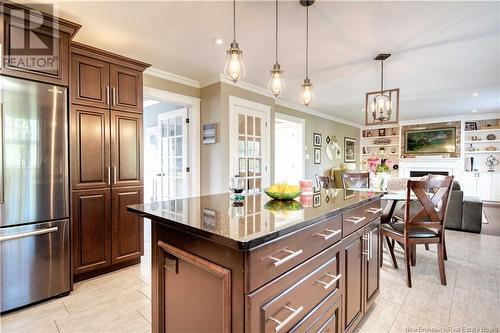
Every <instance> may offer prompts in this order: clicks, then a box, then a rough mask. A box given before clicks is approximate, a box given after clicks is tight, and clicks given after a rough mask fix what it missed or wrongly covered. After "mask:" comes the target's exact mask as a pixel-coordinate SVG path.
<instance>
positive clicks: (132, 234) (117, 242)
mask: <svg viewBox="0 0 500 333" xmlns="http://www.w3.org/2000/svg"><path fill="white" fill-rule="evenodd" d="M112 195H113V202H112V207H113V214H112V216H113V222H112V223H113V238H112V239H113V241H112V244H113V251H112V258H113V259H112V261H113V264H116V263H119V262H123V261H128V260H131V259H135V258H139V257H140V256H142V255H143V254H144V222H143V218H141V217H139V216H137V215H136V214H132V213H130V212H127V206H128V205H134V204H139V203H142V202H143V192H142V187H132V188H118V189H113V190H112Z"/></svg>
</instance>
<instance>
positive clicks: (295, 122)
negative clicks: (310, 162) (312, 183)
mask: <svg viewBox="0 0 500 333" xmlns="http://www.w3.org/2000/svg"><path fill="white" fill-rule="evenodd" d="M304 132H305V120H304V119H302V118H296V117H292V116H288V115H285V114H278V113H276V116H275V121H274V179H275V180H276V182H287V183H289V184H298V183H299V180H301V179H304V176H305V159H304V136H305V133H304Z"/></svg>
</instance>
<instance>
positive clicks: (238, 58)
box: [224, 41, 245, 83]
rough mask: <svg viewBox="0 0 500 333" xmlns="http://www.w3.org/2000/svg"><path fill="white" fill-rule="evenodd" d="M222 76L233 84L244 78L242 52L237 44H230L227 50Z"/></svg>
mask: <svg viewBox="0 0 500 333" xmlns="http://www.w3.org/2000/svg"><path fill="white" fill-rule="evenodd" d="M224 75H225V76H226V78H228V79H229V80H232V81H233V82H234V83H236V81H238V80H240V79H242V78H243V77H244V76H245V64H244V63H243V51H241V50H240V48H239V47H238V43H236V42H234V41H233V42H232V43H231V47H230V48H229V49H228V50H227V58H226V66H225V67H224Z"/></svg>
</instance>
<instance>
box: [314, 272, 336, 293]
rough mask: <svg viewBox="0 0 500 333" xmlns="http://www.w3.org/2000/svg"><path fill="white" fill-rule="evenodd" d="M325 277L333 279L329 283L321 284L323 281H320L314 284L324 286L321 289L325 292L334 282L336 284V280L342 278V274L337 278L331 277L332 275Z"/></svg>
mask: <svg viewBox="0 0 500 333" xmlns="http://www.w3.org/2000/svg"><path fill="white" fill-rule="evenodd" d="M326 276H329V277H332V278H333V279H332V281H330V282H323V281H321V280H318V281H316V282H318V283H320V284H322V285H324V287H323V289H325V290H327V289H328V288H330V287H331V286H332V285H333V284H334V283H335V282H337V281H338V280H339V279H340V278H341V277H342V274H339V275H337V276H335V275H332V274H326Z"/></svg>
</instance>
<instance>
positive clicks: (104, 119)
mask: <svg viewBox="0 0 500 333" xmlns="http://www.w3.org/2000/svg"><path fill="white" fill-rule="evenodd" d="M70 126H71V166H72V168H71V169H72V170H71V172H72V175H71V182H72V186H73V190H80V189H89V188H95V189H97V188H105V187H109V186H110V185H111V165H110V159H111V158H110V144H111V140H110V121H109V111H108V110H105V109H98V108H90V107H87V106H82V105H76V104H73V105H72V106H71V115H70Z"/></svg>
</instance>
